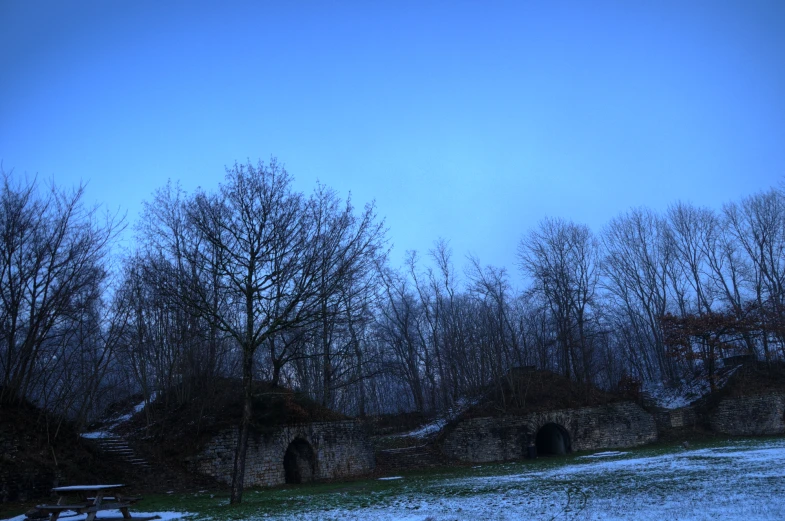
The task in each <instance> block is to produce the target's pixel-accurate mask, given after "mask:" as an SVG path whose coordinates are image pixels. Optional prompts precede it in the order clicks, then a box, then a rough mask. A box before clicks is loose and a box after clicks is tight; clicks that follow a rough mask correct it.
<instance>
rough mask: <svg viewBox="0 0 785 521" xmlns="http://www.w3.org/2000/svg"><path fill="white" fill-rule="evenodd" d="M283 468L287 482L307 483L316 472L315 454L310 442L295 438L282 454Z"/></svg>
mask: <svg viewBox="0 0 785 521" xmlns="http://www.w3.org/2000/svg"><path fill="white" fill-rule="evenodd" d="M283 469H284V473H285V474H286V482H287V483H308V482H309V481H313V479H314V476H315V474H316V455H315V454H314V452H313V448H312V447H311V444H310V443H308V442H307V441H305V440H304V439H302V438H295V439H294V441H292V442H291V443H290V444H289V447H287V449H286V454H284V456H283Z"/></svg>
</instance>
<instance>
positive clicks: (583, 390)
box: [461, 369, 630, 418]
mask: <svg viewBox="0 0 785 521" xmlns="http://www.w3.org/2000/svg"><path fill="white" fill-rule="evenodd" d="M626 399H630V397H629V396H626V395H624V394H618V393H610V392H607V391H603V390H601V389H598V388H597V387H595V386H593V385H591V384H588V383H580V382H575V381H572V380H570V379H569V378H567V377H566V376H563V375H560V374H556V373H554V372H552V371H547V370H534V369H517V370H512V371H510V372H508V373H507V374H506V375H505V376H503V377H502V378H500V379H499V380H497V381H496V382H495V383H493V384H492V385H491V386H489V388H488V389H487V390H486V392H485V393H484V394H483V396H482V398H481V399H480V400H478V402H477V404H476V405H474V406H472V407H469V408H468V409H467V410H466V411H465V412H464V413H463V414H462V415H461V418H477V417H483V416H501V415H520V414H526V413H531V412H542V411H552V410H558V409H575V408H579V407H591V406H597V405H604V404H608V403H612V402H619V401H623V400H626Z"/></svg>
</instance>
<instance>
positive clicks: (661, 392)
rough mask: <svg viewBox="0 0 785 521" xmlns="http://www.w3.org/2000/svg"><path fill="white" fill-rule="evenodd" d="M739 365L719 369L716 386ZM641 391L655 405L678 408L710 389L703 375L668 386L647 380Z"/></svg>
mask: <svg viewBox="0 0 785 521" xmlns="http://www.w3.org/2000/svg"><path fill="white" fill-rule="evenodd" d="M739 367H741V366H740V365H739V366H736V367H731V368H728V369H725V370H722V371H721V374H719V375H718V380H717V386H719V387H723V386H724V385H725V384H726V383H727V382H728V379H729V378H730V377H731V376H732V375H733V374H734V373H735V372H736V371H738V369H739ZM642 391H643V392H644V393H645V394H647V395H649V396H650V397H651V399H652V400H653V401H654V403H655V405H657V406H658V407H662V408H664V409H678V408H680V407H686V406H688V405H689V404H691V403H692V402H694V401H695V400H697V399H699V398H701V397H703V396H705V395H707V394H708V393H709V391H710V388H709V379H708V378H707V377H706V376H705V375H703V376H700V375H698V376H695V377H694V378H692V379H691V380H689V381H686V382H683V383H682V384H681V385H678V386H675V387H669V386H666V385H665V384H663V383H662V382H648V383H646V384H644V386H643V389H642Z"/></svg>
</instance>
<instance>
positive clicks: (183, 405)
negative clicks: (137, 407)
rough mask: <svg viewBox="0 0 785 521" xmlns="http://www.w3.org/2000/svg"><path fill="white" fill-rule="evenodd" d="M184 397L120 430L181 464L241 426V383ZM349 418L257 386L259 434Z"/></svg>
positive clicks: (170, 397) (166, 399)
mask: <svg viewBox="0 0 785 521" xmlns="http://www.w3.org/2000/svg"><path fill="white" fill-rule="evenodd" d="M189 388H190V389H192V390H193V391H192V392H191V394H190V395H189V396H184V395H183V394H182V390H181V389H173V390H172V391H170V392H169V393H164V394H163V395H160V396H158V398H157V399H156V400H155V401H154V402H153V403H152V404H150V405H149V406H148V407H147V408H146V409H145V411H144V413H143V414H137V415H135V416H134V417H133V418H132V419H131V420H130V421H129V422H128V423H126V424H124V425H123V426H122V429H123V430H124V431H125V432H126V433H128V434H129V435H130V436H132V437H133V438H134V439H135V440H137V441H138V442H139V443H140V444H142V445H144V446H145V448H146V449H147V450H148V451H151V452H154V453H155V456H163V457H166V458H175V459H179V460H182V459H183V458H185V457H187V456H190V455H193V454H196V453H197V452H199V450H200V449H201V448H202V447H203V446H204V444H206V443H207V442H208V441H209V440H210V439H211V438H212V437H213V436H215V435H216V434H218V433H219V432H221V431H223V430H225V429H228V428H231V427H234V426H236V425H238V424H239V422H240V419H241V417H242V411H243V403H244V392H243V387H242V381H240V380H237V379H230V378H216V379H212V380H211V381H210V382H206V383H205V384H204V385H201V386H194V385H191V386H190V387H189ZM344 419H347V417H346V416H344V415H342V414H340V413H337V412H335V411H332V410H330V409H328V408H326V407H322V406H321V405H320V404H318V403H316V402H314V401H313V400H311V399H309V398H308V397H307V396H305V395H304V394H302V393H298V392H295V391H292V390H290V389H286V388H283V387H271V386H270V384H269V383H267V382H255V383H254V391H253V416H252V419H251V427H252V428H253V430H254V431H255V432H256V433H260V434H264V433H268V432H272V431H274V430H275V429H277V428H279V427H280V426H283V425H292V424H297V423H309V422H318V421H337V420H344Z"/></svg>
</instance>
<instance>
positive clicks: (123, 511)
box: [120, 507, 131, 519]
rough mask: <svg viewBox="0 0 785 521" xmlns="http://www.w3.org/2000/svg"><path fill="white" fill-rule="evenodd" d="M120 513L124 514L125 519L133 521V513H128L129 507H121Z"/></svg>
mask: <svg viewBox="0 0 785 521" xmlns="http://www.w3.org/2000/svg"><path fill="white" fill-rule="evenodd" d="M120 512H122V513H123V517H124V518H125V519H131V513H130V512H129V511H128V507H121V508H120Z"/></svg>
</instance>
